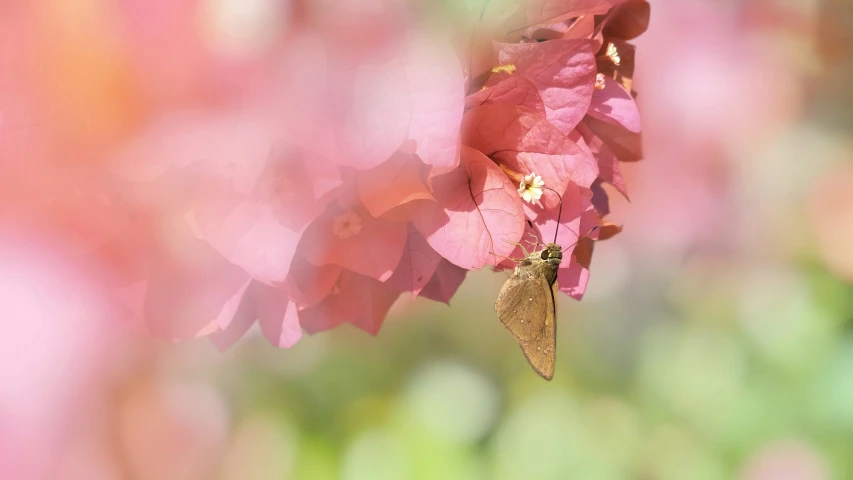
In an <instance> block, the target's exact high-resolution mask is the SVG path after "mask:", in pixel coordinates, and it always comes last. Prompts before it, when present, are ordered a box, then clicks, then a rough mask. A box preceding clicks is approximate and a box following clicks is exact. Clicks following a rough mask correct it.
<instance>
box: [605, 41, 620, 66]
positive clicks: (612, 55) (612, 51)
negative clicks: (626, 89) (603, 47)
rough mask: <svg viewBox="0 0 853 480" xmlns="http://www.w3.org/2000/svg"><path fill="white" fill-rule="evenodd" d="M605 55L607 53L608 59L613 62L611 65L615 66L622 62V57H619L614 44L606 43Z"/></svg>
mask: <svg viewBox="0 0 853 480" xmlns="http://www.w3.org/2000/svg"><path fill="white" fill-rule="evenodd" d="M605 55H607V58H609V59H610V61H611V62H613V65H616V66H617V67H618V66H619V64H620V63H622V59H621V58H619V51H618V50H616V45H614V44H613V43H608V44H607V51H606V52H605Z"/></svg>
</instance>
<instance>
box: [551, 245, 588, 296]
mask: <svg viewBox="0 0 853 480" xmlns="http://www.w3.org/2000/svg"><path fill="white" fill-rule="evenodd" d="M566 261H567V260H566V259H565V257H564V260H563V264H565V263H566ZM557 283H558V286H559V287H560V291H562V292H563V293H565V294H566V295H568V296H570V297H572V298H574V299H575V300H580V299H582V298H583V294H584V293H585V292H586V286H587V283H589V270H588V269H586V268H584V267H582V266H581V265H580V264H579V263H578V262H577V260H575V257H574V256H572V257H570V258H568V265H567V266H565V267H564V266H560V268H559V269H558V270H557Z"/></svg>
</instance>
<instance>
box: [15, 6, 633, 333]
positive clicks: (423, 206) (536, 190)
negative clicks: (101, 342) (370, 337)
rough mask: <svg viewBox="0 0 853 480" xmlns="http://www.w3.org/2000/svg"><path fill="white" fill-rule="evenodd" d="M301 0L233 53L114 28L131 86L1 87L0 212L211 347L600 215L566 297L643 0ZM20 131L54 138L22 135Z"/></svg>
mask: <svg viewBox="0 0 853 480" xmlns="http://www.w3.org/2000/svg"><path fill="white" fill-rule="evenodd" d="M380 3H382V2H380ZM386 3H387V2H386ZM152 4H157V5H161V4H162V5H161V7H162V8H177V7H172V6H168V7H167V6H165V5H167V3H163V2H159V1H158V2H152ZM297 4H299V5H300V8H297V9H295V10H294V12H293V18H292V19H291V22H292V28H290V29H289V30H288V32H287V33H286V34H283V35H281V36H280V37H279V38H278V41H277V43H275V45H274V46H273V47H271V48H270V49H269V50H268V51H266V52H265V53H264V54H263V55H260V56H259V57H258V58H255V59H254V60H253V61H252V62H246V63H245V64H238V65H234V64H228V65H227V67H228V68H227V69H224V68H223V65H222V64H223V62H222V60H221V59H218V60H217V61H211V59H210V58H208V57H207V56H205V55H201V54H196V53H194V50H193V49H195V48H198V46H197V45H196V44H195V43H194V42H179V43H177V44H176V45H175V48H176V49H177V50H178V52H177V53H175V55H184V54H185V55H186V56H187V58H191V59H193V62H189V64H188V65H185V66H181V65H167V64H166V63H164V62H166V60H165V59H166V58H169V55H165V52H154V51H147V50H146V46H145V45H146V42H145V39H146V38H149V37H150V38H154V37H155V36H156V35H160V34H163V32H162V31H159V30H156V29H153V28H152V29H151V31H148V30H145V29H144V28H142V27H140V28H142V29H141V30H140V31H138V32H137V31H131V32H130V33H132V34H133V36H131V38H136V39H137V40H138V41H136V42H129V46H128V47H127V48H128V49H136V50H138V52H137V53H136V55H135V56H134V57H133V58H134V61H135V62H136V63H134V64H132V65H130V66H127V65H123V66H122V68H121V69H119V71H120V72H124V74H127V72H128V71H130V72H132V73H133V75H132V76H131V77H130V78H133V79H135V80H139V79H140V78H142V79H143V83H140V84H135V83H134V82H131V81H128V80H127V78H125V77H123V76H122V75H115V76H114V77H115V78H113V76H110V77H109V78H110V79H111V82H110V84H109V86H110V87H111V88H115V89H119V90H121V89H131V88H135V89H137V90H140V87H139V85H143V86H144V87H145V88H141V91H138V92H136V93H135V96H133V97H132V98H133V99H134V100H135V101H136V102H137V103H133V104H132V105H119V106H113V105H111V106H109V107H100V109H93V110H90V111H88V112H86V113H85V114H82V113H81V114H80V118H83V117H86V118H85V121H83V120H81V121H80V122H74V121H66V120H67V117H62V118H60V120H59V122H58V123H57V124H56V125H59V126H51V125H52V124H51V121H52V120H51V119H47V121H45V122H44V123H33V122H28V121H26V119H27V118H28V117H26V115H20V114H19V113H20V112H23V111H26V108H30V107H32V108H35V109H38V108H37V107H43V104H41V103H39V102H41V100H42V98H40V97H39V98H36V99H34V100H33V102H32V105H31V104H26V105H24V106H23V107H21V108H22V110H20V111H17V110H15V109H14V108H11V109H10V107H8V106H5V108H6V112H11V113H9V114H7V115H6V117H5V118H6V120H7V122H8V119H9V118H12V117H14V118H15V119H19V118H24V119H25V120H23V121H21V122H19V123H21V124H22V125H25V126H26V127H25V128H24V127H21V128H18V127H17V126H16V127H15V128H11V129H8V130H4V131H3V135H4V138H2V141H3V142H6V144H5V145H3V144H0V149H3V150H2V151H3V153H4V155H7V156H8V157H9V158H11V159H12V160H13V161H10V162H8V163H7V164H6V165H4V167H3V168H5V169H12V170H6V172H5V173H6V174H7V175H6V177H5V179H4V180H3V182H4V186H5V187H6V191H5V192H6V193H5V194H6V195H9V196H10V198H13V199H14V201H15V202H16V203H15V206H14V207H13V208H11V209H6V211H2V212H0V218H2V219H3V224H4V225H7V226H8V225H21V224H22V222H23V223H24V224H26V228H27V229H30V231H37V232H39V233H40V234H42V235H47V236H50V234H51V232H59V235H61V236H62V243H63V248H64V247H65V246H69V245H70V246H71V247H72V248H71V249H72V250H74V251H75V252H77V253H78V254H79V255H77V257H76V258H80V259H83V260H81V261H84V262H86V265H88V266H92V265H94V266H95V267H93V268H92V271H95V272H97V274H96V275H95V276H96V277H97V278H98V281H99V282H100V283H101V284H102V285H105V286H108V287H109V288H110V289H112V291H113V293H114V296H113V297H112V298H113V299H114V300H115V301H116V302H115V303H116V305H117V306H116V310H117V311H120V312H123V314H125V315H127V316H130V317H135V318H139V319H144V321H145V322H146V323H147V325H148V328H149V329H150V330H151V331H152V332H154V333H155V334H158V335H160V336H163V337H166V338H170V339H186V338H194V337H198V336H209V338H210V339H211V340H212V341H213V342H214V343H215V344H216V345H217V346H219V347H220V348H226V347H228V346H229V345H231V344H233V343H234V342H235V341H236V340H237V339H239V338H240V337H241V336H242V335H243V334H244V333H245V332H246V331H247V330H248V329H249V328H250V327H251V326H252V324H254V322H256V321H257V322H258V323H259V325H260V327H261V330H262V331H263V333H264V334H265V336H266V337H267V338H268V339H269V341H270V342H271V343H273V344H274V345H278V346H281V347H288V346H291V345H293V344H294V343H295V342H297V341H298V340H299V338H300V337H301V335H302V332H303V330H304V331H307V332H308V333H314V332H319V331H322V330H326V329H330V328H334V327H336V326H338V325H341V324H343V323H350V324H352V325H355V326H357V327H359V328H361V329H363V330H365V331H367V332H369V333H371V334H376V333H377V332H378V331H379V329H380V327H381V326H382V323H383V321H384V319H385V316H386V314H387V312H388V310H389V308H390V307H391V305H392V304H393V303H394V302H395V300H396V299H397V298H398V297H399V296H400V295H401V294H402V293H404V292H411V294H412V295H415V296H421V297H426V298H430V299H433V300H437V301H441V302H448V301H449V300H450V298H451V297H452V296H453V295H454V293H455V292H456V290H457V289H458V287H459V286H460V284H461V283H462V281H463V280H464V278H465V274H466V272H467V271H468V270H471V269H478V268H483V267H485V266H493V267H496V268H505V267H508V266H510V265H511V262H509V261H508V260H507V257H514V256H515V257H517V256H519V254H518V252H514V250H516V248H517V247H516V246H515V245H514V243H517V242H520V241H522V239H523V238H524V237H525V236H526V235H527V233H534V234H535V235H537V236H538V237H539V238H543V239H545V241H551V239H553V238H555V237H554V236H555V231H556V239H557V240H556V241H557V242H558V243H560V244H562V245H564V246H568V245H571V244H573V243H575V242H576V241H577V240H578V238H579V236H582V235H584V233H586V232H588V231H590V230H591V229H592V227H593V226H595V225H599V226H602V227H603V228H600V229H598V230H597V231H596V232H595V233H593V234H592V235H590V236H589V237H588V238H586V239H583V240H582V241H581V242H580V243H579V245H578V247H576V248H575V249H574V253H573V255H572V256H571V257H569V256H567V257H566V259H565V260H564V266H563V268H561V269H560V272H559V284H560V288H561V289H562V290H563V291H564V292H566V293H568V294H569V295H571V296H573V297H575V298H580V297H581V296H582V295H583V292H584V289H585V286H586V281H587V278H588V274H589V272H588V268H589V261H590V255H591V250H592V240H593V239H601V238H604V237H606V236H609V235H612V234H614V233H616V232H617V231H618V227H616V226H614V225H610V224H608V223H606V222H605V221H604V220H603V217H604V216H605V215H606V214H607V213H608V199H607V194H606V193H605V190H604V189H603V188H602V184H603V183H607V184H610V185H612V186H613V187H615V189H616V190H618V191H619V192H621V193H622V194H626V191H625V183H624V181H623V179H622V176H621V174H620V170H619V164H620V162H632V161H636V160H639V159H640V156H641V153H640V147H639V145H640V143H639V133H640V117H639V113H638V111H637V107H636V104H635V102H634V97H633V92H632V90H631V76H632V71H633V62H634V49H633V46H631V45H630V44H628V43H626V42H627V41H628V40H630V39H632V38H634V37H636V36H637V35H639V34H640V33H642V31H643V30H644V29H645V27H646V25H647V22H648V13H649V6H648V3H647V2H645V1H644V0H627V1H626V0H563V1H556V0H528V1H525V2H518V1H508V0H504V1H498V0H495V1H492V2H483V5H478V6H476V7H472V8H471V9H470V10H464V9H463V11H461V12H459V11H456V12H454V15H458V17H456V16H454V20H452V21H446V22H442V21H436V20H435V19H431V20H429V21H425V20H418V19H417V18H419V17H418V15H420V13H422V12H415V10H416V9H417V8H419V6H417V5H410V4H407V3H406V2H391V3H387V4H383V7H382V8H379V9H373V10H370V9H359V10H353V11H350V10H347V9H346V8H344V7H343V6H341V8H340V9H338V8H335V9H331V8H325V7H323V8H321V9H318V8H312V7H311V5H312V2H297ZM139 8H140V11H138V12H135V13H134V14H135V15H145V14H146V12H145V10H146V9H147V8H149V7H143V6H140V7H139ZM151 8H153V7H151ZM173 13H175V15H176V17H175V18H182V17H181V16H180V15H178V13H179V12H173ZM161 26H162V25H161ZM168 27H169V28H170V29H171V30H170V31H172V33H174V32H178V31H181V30H180V29H181V28H182V27H181V25H180V22H178V21H176V24H175V25H169V26H168ZM163 28H166V27H163ZM130 30H132V29H129V31H130ZM136 50H134V51H136ZM187 52H189V53H187ZM89 55H90V57H92V58H94V60H92V59H91V58H90V60H91V61H92V62H94V63H95V65H93V66H92V68H93V69H94V70H92V71H94V72H96V73H97V72H102V70H104V69H106V70H107V71H111V70H109V69H110V68H112V66H111V65H110V64H109V63H108V62H107V64H103V62H106V60H103V59H100V60H99V58H100V57H98V55H97V52H95V53H92V54H89ZM104 58H112V57H110V56H109V55H104ZM98 62H101V63H98ZM182 67H185V68H186V70H181V68H182ZM99 69H100V70H99ZM220 70H221V71H227V72H231V74H230V75H217V72H220ZM139 72H143V73H139ZM150 72H155V73H158V74H163V75H166V76H167V77H168V79H169V82H168V83H163V84H160V83H158V82H150V83H147V84H146V83H144V79H145V73H150ZM199 72H202V73H199ZM233 72H237V74H234V73H233ZM24 73H26V72H24ZM93 75H94V74H93ZM152 75H153V74H152ZM23 77H26V75H23ZM158 78H159V77H158ZM211 78H212V79H215V81H211V80H210V79H211ZM113 80H114V81H113ZM86 82H87V79H85V78H84V79H83V80H81V81H80V82H79V83H80V85H86V84H87V83H86ZM0 83H2V80H0ZM89 83H92V82H91V81H90V82H89ZM70 85H71V86H70V87H69V88H72V89H73V88H74V86H75V85H76V83H74V82H73V81H71V82H70ZM152 85H153V86H152ZM158 85H159V86H160V87H163V85H166V86H168V87H169V88H155V86H158ZM80 88H82V89H83V90H81V92H80V93H81V95H82V98H83V100H80V101H81V102H82V101H84V100H85V98H86V97H85V95H94V93H95V92H91V91H87V90H86V89H85V88H86V87H80ZM221 91H228V92H229V95H227V96H222V95H219V94H218V92H221ZM202 97H203V101H201V100H199V98H202ZM140 99H143V100H144V101H142V102H139V100H140ZM0 100H2V99H0ZM31 100H32V99H31ZM161 104H162V105H166V106H167V107H163V108H159V109H158V105H161ZM34 105H35V107H34ZM175 105H178V106H179V107H180V108H175ZM119 108H121V110H116V109H119ZM152 109H153V111H152ZM39 111H41V112H44V109H43V108H42V109H41V110H39ZM116 111H120V112H121V114H120V115H119V114H117V113H116ZM128 112H130V113H128ZM16 114H17V116H16ZM10 115H12V117H10ZM60 116H61V115H60ZM33 118H35V119H38V116H37V115H36V116H33ZM75 118H77V117H75ZM0 121H2V119H0ZM98 121H101V124H98V123H97V122H98ZM92 122H94V124H93V123H92ZM7 125H8V123H7ZM33 125H38V127H34V126H33ZM83 125H85V126H83ZM93 125H94V126H93ZM105 125H106V127H105ZM60 127H61V128H60ZM66 127H67V128H66ZM99 127H100V128H99ZM34 128H38V132H40V134H42V135H49V136H51V138H52V141H49V142H46V143H44V144H45V145H47V146H48V147H50V146H51V145H62V146H63V147H62V149H61V150H62V151H59V149H57V150H56V151H51V150H50V149H49V148H35V147H33V142H30V141H28V139H27V138H25V137H26V136H27V135H31V134H32V132H33V131H34ZM92 132H95V133H102V134H103V135H104V137H103V138H98V139H96V140H97V142H96V143H92V142H95V140H92ZM10 134H11V135H10ZM55 136H58V137H61V138H60V140H56V138H53V137H55ZM72 137H73V138H74V139H77V138H82V139H84V140H80V141H76V140H75V141H72V142H69V141H67V139H68V138H72ZM115 139H120V140H115ZM9 142H11V143H9ZM87 142H89V143H87ZM69 145H71V147H69ZM93 145H94V146H93ZM24 158H26V159H27V161H26V162H24V161H20V162H16V161H14V160H21V159H24ZM56 158H68V159H72V160H69V161H68V162H67V164H68V165H71V164H72V163H73V168H70V167H69V168H65V167H64V166H63V163H62V162H57V161H56ZM39 162H43V163H39ZM28 169H32V171H30V172H26V170H28ZM48 170H49V171H51V172H57V171H59V172H61V174H60V176H57V175H54V176H47V177H45V176H44V175H43V172H45V171H48ZM33 172H35V174H33ZM9 173H14V174H15V176H14V177H10V176H9V175H8V174H9ZM10 178H16V180H14V181H9V179H10ZM21 178H25V179H28V180H32V182H30V183H26V182H25V183H20V182H21V180H20V179H21ZM53 178H62V179H63V181H61V182H51V179H53ZM69 178H73V180H71V181H69V180H68V179H69ZM10 192H11V193H10ZM16 192H17V193H16ZM45 206H49V207H50V208H45ZM560 207H561V208H562V210H561V211H560ZM33 219H38V220H33ZM558 219H559V222H560V225H559V228H558V225H557V222H558ZM528 220H529V222H528ZM531 228H532V230H533V231H532V232H530V229H531ZM69 232H71V233H69ZM527 238H529V237H527ZM86 268H89V267H86Z"/></svg>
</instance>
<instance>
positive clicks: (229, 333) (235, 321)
mask: <svg viewBox="0 0 853 480" xmlns="http://www.w3.org/2000/svg"><path fill="white" fill-rule="evenodd" d="M255 283H256V282H252V283H251V284H250V285H249V286H248V288H247V289H246V290H249V291H250V289H252V288H254V284H255ZM257 318H258V316H257V313H256V309H255V305H254V302H253V299H252V298H251V295H250V294H249V293H247V291H243V292H241V298H240V304H239V306H238V308H237V310H236V311H235V312H233V315H232V316H231V319H230V322H229V323H228V324H227V325H225V326H220V327H219V330H217V331H215V332H213V333H211V334H210V335H208V336H207V338H208V339H209V340H210V343H212V344H213V345H214V346H215V347H216V348H217V349H218V350H219V351H220V352H224V351H226V350H228V349H229V348H231V347H232V346H234V344H235V343H237V341H239V340H240V339H241V338H243V336H244V335H245V334H246V332H248V331H249V328H251V326H252V325H253V324H254V323H255V320H257Z"/></svg>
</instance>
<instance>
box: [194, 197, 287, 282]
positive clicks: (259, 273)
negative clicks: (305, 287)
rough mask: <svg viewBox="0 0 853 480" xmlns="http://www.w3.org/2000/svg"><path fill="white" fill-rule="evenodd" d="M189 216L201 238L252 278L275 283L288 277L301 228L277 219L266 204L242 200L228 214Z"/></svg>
mask: <svg viewBox="0 0 853 480" xmlns="http://www.w3.org/2000/svg"><path fill="white" fill-rule="evenodd" d="M196 211H198V210H196ZM192 219H193V220H194V221H195V225H196V226H197V227H198V229H199V236H200V238H202V239H204V240H206V241H208V242H209V243H210V245H211V246H213V248H215V249H216V251H217V252H219V253H220V254H221V255H222V256H223V257H224V258H226V259H227V260H228V261H230V262H231V263H233V264H235V265H238V266H240V267H242V268H243V269H244V270H245V271H246V272H247V273H248V274H249V275H251V276H252V277H253V278H256V279H258V280H260V281H262V282H264V283H275V282H282V281H284V279H285V278H286V277H287V273H288V271H289V269H290V262H291V260H292V258H293V254H294V253H295V251H296V246H297V244H298V243H299V239H300V232H298V231H294V230H291V229H289V228H287V227H285V226H283V225H282V224H281V223H279V221H278V219H277V218H276V216H275V215H274V214H273V212H272V210H271V209H270V207H269V206H268V205H265V204H261V203H257V202H254V201H244V202H241V203H239V204H238V205H237V206H236V207H234V209H233V210H231V211H230V212H228V213H227V214H226V213H225V212H224V211H220V212H219V216H214V215H213V214H211V213H210V212H207V213H206V214H197V215H195V216H194V217H192Z"/></svg>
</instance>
